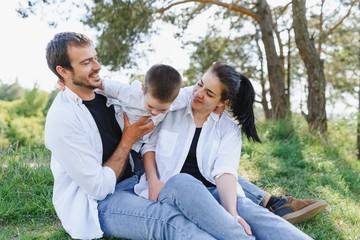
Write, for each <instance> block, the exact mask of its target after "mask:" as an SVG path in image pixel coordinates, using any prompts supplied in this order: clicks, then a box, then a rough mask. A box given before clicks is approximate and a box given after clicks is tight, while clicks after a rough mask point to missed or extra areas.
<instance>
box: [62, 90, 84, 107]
mask: <svg viewBox="0 0 360 240" xmlns="http://www.w3.org/2000/svg"><path fill="white" fill-rule="evenodd" d="M63 93H64V95H65V96H66V98H68V99H69V100H70V101H73V102H75V103H77V104H80V103H82V99H81V98H80V97H79V96H78V95H77V94H76V93H74V92H73V91H71V90H70V88H65V90H64V91H63Z"/></svg>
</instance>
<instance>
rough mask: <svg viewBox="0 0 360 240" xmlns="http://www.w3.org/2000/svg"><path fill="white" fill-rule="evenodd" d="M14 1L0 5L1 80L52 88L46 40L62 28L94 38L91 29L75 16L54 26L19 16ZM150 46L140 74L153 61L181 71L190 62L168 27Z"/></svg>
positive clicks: (105, 74) (105, 73)
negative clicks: (0, 31)
mask: <svg viewBox="0 0 360 240" xmlns="http://www.w3.org/2000/svg"><path fill="white" fill-rule="evenodd" d="M17 4H18V3H17V1H8V2H7V3H6V4H2V6H1V8H0V29H1V30H2V34H1V35H2V37H1V38H0V53H1V55H2V58H0V66H1V67H0V80H2V82H4V83H13V82H15V79H18V81H19V82H20V84H21V85H22V86H23V87H26V88H32V87H33V86H34V84H35V83H37V84H38V85H39V87H40V88H41V89H43V90H46V91H51V90H53V89H54V87H55V83H56V77H55V75H54V74H53V73H52V72H51V71H50V70H49V69H48V67H47V64H46V60H45V47H46V45H47V43H48V42H49V41H50V40H51V39H52V37H53V36H54V35H55V34H56V33H58V32H62V31H75V32H82V33H85V34H87V35H89V36H90V37H92V38H93V39H94V37H95V35H94V32H92V31H90V30H89V29H88V28H86V27H84V26H83V25H82V24H81V23H80V22H79V21H77V20H76V18H78V17H77V16H76V17H74V19H70V20H69V21H67V22H66V21H61V22H58V27H57V28H56V29H52V28H50V27H49V26H48V24H47V22H46V21H45V20H42V19H41V16H30V17H29V18H27V19H22V18H21V17H20V16H19V15H18V13H17V12H16V11H15V9H16V7H17V6H18V5H17ZM152 46H153V47H154V49H155V51H154V52H153V53H152V54H151V55H150V56H149V57H148V58H146V59H141V60H140V63H141V65H142V66H143V67H142V68H143V69H140V72H139V73H145V71H146V70H147V68H148V66H149V67H150V66H151V65H153V64H155V63H166V64H170V65H172V66H174V67H175V68H177V69H179V71H180V72H181V71H182V70H184V69H185V68H186V66H187V65H188V64H189V57H188V55H187V54H186V53H185V52H184V50H182V49H181V46H180V43H179V42H178V41H177V40H175V39H174V37H173V35H172V34H171V31H170V32H169V29H166V31H161V34H160V35H159V36H156V37H154V38H153V39H152ZM145 66H146V67H145ZM101 75H102V76H103V77H111V78H115V79H119V80H121V81H127V78H128V77H127V76H126V75H124V74H119V73H111V72H109V71H107V69H106V68H105V67H103V68H102V72H101Z"/></svg>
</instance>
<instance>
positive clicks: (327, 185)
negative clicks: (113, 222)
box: [0, 117, 360, 240]
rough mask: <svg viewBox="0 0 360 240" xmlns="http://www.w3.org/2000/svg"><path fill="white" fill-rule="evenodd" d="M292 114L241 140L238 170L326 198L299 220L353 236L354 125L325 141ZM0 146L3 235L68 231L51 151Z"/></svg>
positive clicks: (308, 228) (286, 190) (314, 232)
mask: <svg viewBox="0 0 360 240" xmlns="http://www.w3.org/2000/svg"><path fill="white" fill-rule="evenodd" d="M293 119H294V120H293V122H292V123H288V122H282V123H277V124H273V123H271V122H267V123H264V124H260V125H259V131H260V135H261V138H262V140H263V143H261V144H254V143H252V142H248V141H247V140H244V144H243V151H242V157H241V163H240V168H239V173H240V174H241V175H243V176H245V177H247V178H249V179H250V180H252V181H253V182H255V183H256V184H257V185H258V186H260V187H262V188H263V189H265V190H266V191H268V192H270V193H273V194H277V195H282V194H288V195H292V196H295V197H298V198H315V199H324V200H326V201H327V203H328V205H329V206H328V208H327V209H326V211H325V212H323V213H321V214H319V215H318V216H316V217H315V218H314V219H312V220H310V221H308V222H306V223H302V224H299V225H297V227H299V228H300V229H301V230H303V231H304V232H306V233H307V234H309V235H310V236H311V237H313V238H314V239H320V240H322V239H327V240H328V239H334V240H335V239H336V240H337V239H344V240H345V239H346V240H348V239H357V238H358V236H360V225H359V216H360V204H359V199H360V161H358V160H357V159H356V140H355V137H356V136H355V133H356V131H355V130H356V127H355V126H352V125H348V124H346V123H345V122H336V123H331V122H330V123H329V139H328V141H324V140H321V139H319V138H318V137H317V136H315V135H314V134H312V133H310V132H309V131H308V129H307V126H306V123H304V121H303V120H301V118H296V117H294V118H293ZM354 129H355V130H354ZM0 154H1V155H0V165H1V168H0V239H70V237H69V236H68V235H67V234H66V233H65V231H64V230H63V229H62V227H61V224H60V221H59V220H58V218H57V216H56V213H55V211H54V209H53V206H52V203H51V195H52V184H53V178H52V175H51V172H50V168H49V164H50V153H49V152H48V151H47V150H46V149H45V148H44V147H43V146H26V147H20V146H19V145H17V144H14V145H12V146H10V147H8V148H5V149H2V150H1V152H0Z"/></svg>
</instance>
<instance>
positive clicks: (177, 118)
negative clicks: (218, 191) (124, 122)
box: [135, 104, 245, 198]
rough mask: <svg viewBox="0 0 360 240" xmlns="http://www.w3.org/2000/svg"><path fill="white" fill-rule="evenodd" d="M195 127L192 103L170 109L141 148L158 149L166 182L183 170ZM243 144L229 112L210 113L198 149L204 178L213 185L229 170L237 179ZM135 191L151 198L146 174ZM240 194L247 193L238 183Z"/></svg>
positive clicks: (158, 162) (157, 153) (156, 152)
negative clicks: (173, 109) (178, 108)
mask: <svg viewBox="0 0 360 240" xmlns="http://www.w3.org/2000/svg"><path fill="white" fill-rule="evenodd" d="M160 126H161V128H160ZM195 130H196V126H195V123H194V118H193V115H192V110H191V104H189V105H188V107H187V108H184V109H181V110H177V111H173V112H169V113H168V114H167V115H166V117H165V119H164V120H163V121H162V123H161V124H160V125H159V126H158V127H157V128H156V130H155V131H154V133H153V135H152V136H151V137H150V140H149V142H148V143H147V144H145V145H144V147H143V148H142V153H146V152H148V151H155V156H156V166H157V170H158V174H159V179H160V180H161V181H162V182H164V183H165V182H166V181H167V180H168V179H169V178H170V177H172V176H174V175H175V174H178V173H180V171H181V169H182V167H183V165H184V163H185V160H186V157H187V155H188V153H189V150H190V146H191V142H192V139H193V137H194V133H195ZM241 144H242V140H241V131H240V127H239V125H238V124H237V123H236V122H235V121H234V120H233V119H232V118H231V116H230V115H229V114H228V113H226V112H224V113H223V114H222V115H221V116H219V115H218V114H216V113H211V114H210V115H209V117H208V119H207V120H206V122H205V123H204V124H203V126H202V130H201V133H200V136H199V140H198V144H197V148H196V157H197V162H198V166H199V170H200V172H201V174H202V175H203V176H204V178H205V179H206V180H208V181H209V182H211V183H213V184H215V178H217V177H219V176H221V175H222V174H224V173H230V174H232V175H234V176H235V177H236V178H237V177H238V173H237V170H238V167H239V160H240V154H241ZM135 192H136V193H137V194H138V195H140V196H142V197H144V198H148V185H147V181H146V176H145V174H143V175H142V176H141V178H140V182H139V183H138V184H137V185H135ZM237 193H238V195H239V196H244V195H245V194H244V192H243V190H242V188H241V186H240V185H239V184H237Z"/></svg>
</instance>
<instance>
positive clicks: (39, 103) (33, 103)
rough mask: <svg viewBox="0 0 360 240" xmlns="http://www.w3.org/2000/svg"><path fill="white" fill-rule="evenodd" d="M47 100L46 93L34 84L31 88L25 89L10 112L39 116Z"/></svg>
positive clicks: (26, 115)
mask: <svg viewBox="0 0 360 240" xmlns="http://www.w3.org/2000/svg"><path fill="white" fill-rule="evenodd" d="M47 100H48V94H47V93H45V92H42V91H40V90H39V88H38V86H37V85H35V86H34V87H33V89H31V90H26V92H25V94H24V96H23V98H22V99H21V100H20V101H19V103H18V104H17V106H16V107H14V108H13V109H12V113H13V114H16V115H18V116H24V117H41V116H43V109H44V108H45V106H46V103H47Z"/></svg>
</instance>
